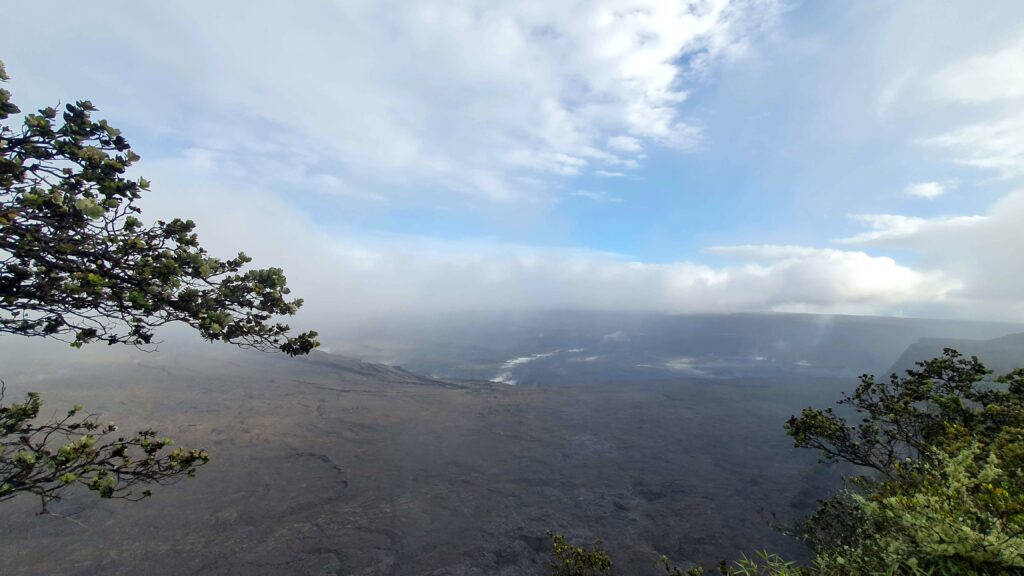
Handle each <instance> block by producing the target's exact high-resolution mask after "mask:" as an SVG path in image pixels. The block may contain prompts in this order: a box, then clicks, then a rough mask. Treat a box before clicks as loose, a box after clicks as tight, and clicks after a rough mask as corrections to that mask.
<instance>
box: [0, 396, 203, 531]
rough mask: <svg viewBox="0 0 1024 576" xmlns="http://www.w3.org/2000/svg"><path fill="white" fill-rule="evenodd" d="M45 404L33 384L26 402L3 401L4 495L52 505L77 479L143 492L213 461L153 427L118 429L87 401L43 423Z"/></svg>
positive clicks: (124, 494) (130, 495)
mask: <svg viewBox="0 0 1024 576" xmlns="http://www.w3.org/2000/svg"><path fill="white" fill-rule="evenodd" d="M2 399H3V395H2V390H0V400H2ZM42 405H43V404H42V401H41V400H40V398H39V395H38V394H36V393H32V392H30V393H29V394H27V395H26V398H25V401H24V402H22V403H17V402H12V403H10V404H7V405H0V502H3V501H6V500H10V499H12V498H14V497H16V496H18V495H21V494H31V495H34V496H36V497H38V498H39V500H40V503H41V504H42V509H43V511H45V510H46V506H47V504H49V503H50V502H52V501H54V500H59V499H60V498H61V495H62V493H63V492H64V491H65V490H66V489H68V488H69V487H71V486H74V485H78V486H82V487H85V488H86V489H88V490H90V491H93V492H95V493H97V495H99V497H100V498H120V499H125V500H133V501H134V500H141V499H143V498H147V497H149V496H150V495H151V494H152V493H151V491H150V490H149V489H148V488H147V489H143V490H141V491H139V490H137V487H138V486H139V485H140V484H145V485H149V484H159V485H166V484H172V483H174V482H177V481H179V480H180V479H182V478H190V477H192V476H194V475H195V472H196V469H197V468H199V467H200V466H202V465H204V464H206V463H207V462H209V455H208V454H207V453H206V451H205V450H196V449H186V448H179V447H173V445H174V442H173V441H172V440H171V439H170V438H161V437H158V435H157V433H156V432H154V431H153V430H150V429H146V430H142V431H139V432H137V433H135V434H134V435H121V434H118V428H117V426H116V425H114V424H113V423H112V422H109V423H104V422H100V420H99V419H98V418H97V417H96V416H95V415H91V414H86V413H85V412H84V411H83V408H82V407H80V406H75V407H73V408H72V409H71V410H68V411H67V413H66V414H64V415H63V416H62V417H59V418H55V419H52V420H48V421H45V422H42V423H37V422H36V420H37V419H38V416H39V412H40V410H41V409H42Z"/></svg>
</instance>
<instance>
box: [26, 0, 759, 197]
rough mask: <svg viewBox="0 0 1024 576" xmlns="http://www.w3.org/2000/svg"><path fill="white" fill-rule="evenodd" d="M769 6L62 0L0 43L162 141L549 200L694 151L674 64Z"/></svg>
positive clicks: (751, 28)
mask: <svg viewBox="0 0 1024 576" xmlns="http://www.w3.org/2000/svg"><path fill="white" fill-rule="evenodd" d="M775 3H776V0H694V1H688V2H664V1H660V0H604V1H600V2H592V1H587V0H574V1H569V2H550V1H547V0H524V1H522V2H512V3H496V2H489V1H486V0H462V1H458V2H448V1H430V0H424V1H417V2H394V1H378V0H356V1H352V2H343V3H318V4H316V5H299V4H290V3H261V4H258V5H252V4H251V3H248V2H242V1H241V0H236V1H224V2H215V3H209V4H202V5H200V4H189V3H163V4H149V3H136V4H129V5H126V6H123V7H121V8H119V9H118V10H117V11H116V13H113V14H109V13H99V12H97V11H95V10H92V9H90V8H88V7H86V6H84V5H76V4H69V5H68V6H64V7H62V11H63V14H62V18H61V19H60V22H57V23H55V26H53V27H48V28H47V30H46V31H45V32H46V34H48V36H46V35H44V36H39V34H40V32H39V31H38V30H36V31H30V30H29V28H31V27H29V26H23V27H13V28H14V29H15V30H14V31H13V32H12V33H15V35H14V36H11V37H10V38H8V39H9V40H10V43H11V44H12V45H19V46H34V47H33V48H32V49H31V50H25V51H21V52H19V53H18V54H16V55H15V61H12V62H9V64H11V65H12V66H11V68H12V69H11V72H12V73H13V74H14V75H15V77H16V78H18V77H19V76H20V77H21V78H26V77H27V75H28V74H31V73H32V71H33V70H43V69H46V68H47V64H48V63H50V62H54V61H59V60H60V57H59V56H63V55H64V54H66V52H61V51H62V50H64V51H66V50H69V49H74V50H75V51H76V54H79V55H80V58H79V59H78V60H79V62H80V64H76V66H80V68H77V69H75V70H73V71H71V73H70V74H68V75H67V77H66V78H65V80H64V81H65V82H70V80H69V79H70V78H76V79H78V80H79V81H80V82H83V83H86V84H88V85H89V86H90V93H91V94H92V95H93V96H92V97H93V99H94V100H96V101H98V102H100V103H102V105H103V107H104V108H105V109H112V110H126V111H130V110H135V109H138V112H139V114H138V116H136V117H134V118H133V119H134V120H136V121H138V122H140V123H145V124H147V125H149V126H150V127H151V128H152V129H153V130H154V131H160V132H164V133H166V136H168V138H166V140H168V141H185V142H186V145H192V146H200V147H213V148H217V149H220V150H224V151H226V152H229V153H230V152H241V151H243V150H244V151H248V152H252V147H253V146H254V144H253V143H258V144H257V145H260V146H263V148H264V150H263V153H261V154H252V153H250V154H237V157H238V159H239V161H242V160H244V159H246V158H248V159H249V162H250V163H251V164H253V165H259V164H261V163H263V162H264V161H265V160H266V159H267V157H268V156H270V155H272V154H273V153H275V152H277V153H280V154H282V155H284V156H287V157H289V159H290V161H291V164H292V167H293V168H294V169H299V170H303V171H308V172H327V173H330V174H332V175H334V176H336V177H337V178H339V179H340V180H342V181H344V182H345V184H346V188H345V189H346V190H347V191H348V192H347V193H346V194H345V195H346V196H358V195H357V194H354V193H353V192H352V191H353V190H367V191H372V194H373V195H375V196H380V195H382V194H391V195H394V194H406V195H414V194H417V193H420V191H422V190H423V189H424V188H429V189H431V190H432V191H433V192H434V193H435V196H436V195H437V193H438V192H441V191H447V192H449V193H452V192H454V193H456V194H461V195H469V196H473V197H478V198H483V199H488V200H494V201H510V200H522V199H535V198H536V197H537V196H544V195H550V194H551V190H552V187H551V186H549V183H548V182H546V181H545V180H544V179H543V178H544V177H554V178H557V177H571V176H574V175H577V174H580V173H581V172H582V171H583V169H584V168H585V167H591V168H596V169H600V168H601V167H602V166H629V167H635V166H636V165H637V161H638V159H641V158H642V153H643V150H644V148H646V147H650V146H669V147H674V148H679V149H690V148H692V147H694V146H695V145H696V144H697V143H698V142H699V140H700V129H699V127H698V125H699V123H698V122H695V121H693V120H684V119H683V118H682V116H681V111H680V106H681V105H682V104H683V102H684V101H685V99H686V95H687V91H686V89H687V85H688V84H692V82H691V81H690V80H691V76H692V75H693V72H694V66H695V65H696V63H697V62H698V61H699V62H701V64H700V66H702V67H706V66H708V65H710V64H711V63H713V62H715V61H717V60H718V59H720V58H729V57H733V56H735V55H736V54H740V53H742V52H744V51H746V50H747V49H748V48H747V47H748V45H749V38H748V37H749V36H750V35H752V34H760V33H761V30H762V29H763V28H764V27H765V25H766V24H765V23H766V22H769V21H771V20H772V18H773V15H774V13H775V10H774V5H775ZM25 10H27V11H30V10H31V8H30V7H28V6H27V5H26V7H25ZM8 16H10V17H12V18H15V21H16V20H17V18H16V17H17V16H18V14H8ZM26 17H27V15H26ZM151 22H160V23H161V25H160V26H159V27H152V26H145V25H140V23H151ZM96 29H101V30H103V34H100V35H97V34H95V33H94V31H95V30H96ZM270 31H273V32H272V34H273V37H274V38H279V39H286V40H285V41H279V42H278V41H274V42H270V41H268V40H267V38H268V36H267V35H268V34H270ZM17 34H23V36H20V37H19V36H17ZM122 46H130V47H132V58H133V62H132V65H131V66H132V81H131V83H126V82H123V81H119V82H105V83H104V82H95V81H94V80H95V79H96V78H98V77H100V76H104V77H106V76H109V77H111V78H118V77H119V75H121V74H123V68H124V66H126V64H124V63H123V62H120V61H118V60H116V59H110V58H106V57H105V55H106V54H109V53H110V51H111V48H112V47H118V48H120V47H122ZM72 47H73V48H72ZM19 65H20V67H21V69H22V70H24V71H22V72H20V73H19ZM13 88H15V89H16V90H17V88H18V87H17V86H13ZM93 88H95V89H97V90H98V91H100V93H93V92H92V89H93ZM51 97H52V96H51ZM138 102H150V103H159V105H153V106H146V107H145V108H144V110H143V109H141V108H139V107H138V106H137V105H136V103H138ZM627 134H628V135H627ZM209 140H215V141H216V142H217V145H216V146H210V145H209V143H208V142H206V141H209ZM257 168H258V166H257ZM556 188H557V187H556Z"/></svg>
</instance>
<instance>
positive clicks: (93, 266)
mask: <svg viewBox="0 0 1024 576" xmlns="http://www.w3.org/2000/svg"><path fill="white" fill-rule="evenodd" d="M6 79H7V76H6V73H5V72H4V71H3V69H2V67H0V80H6ZM19 112H20V110H19V109H18V107H17V106H16V105H15V104H14V103H13V102H12V101H11V95H10V93H9V92H7V91H6V90H0V333H4V332H6V333H12V334H21V335H25V336H47V337H54V338H61V339H65V340H67V341H69V342H70V343H71V344H72V345H73V346H81V345H82V344H85V343H88V342H93V341H101V342H106V343H108V344H116V343H127V344H133V345H137V346H145V345H147V344H150V343H151V342H152V341H153V336H154V330H155V329H156V328H157V327H159V326H161V325H163V324H166V323H169V322H183V323H186V324H188V325H190V326H192V327H193V328H195V329H196V330H198V331H199V333H200V334H201V335H202V336H203V337H204V338H206V339H208V340H219V341H225V342H231V343H234V344H238V345H241V346H245V347H253V348H258V349H279V350H282V351H284V352H286V353H288V354H291V355H295V354H305V353H308V352H309V351H310V350H312V349H313V348H314V347H316V346H317V345H318V343H317V341H316V333H315V332H307V333H304V334H299V335H296V336H289V335H288V332H289V326H288V325H286V324H283V323H280V322H276V321H274V319H275V318H276V317H279V316H288V315H292V314H294V313H295V312H296V311H297V310H298V309H299V307H300V306H301V305H302V300H301V299H291V298H290V297H289V294H290V290H289V288H288V286H287V282H286V278H285V276H284V273H283V271H282V270H281V269H279V268H267V269H250V270H243V268H244V267H245V266H246V265H247V264H248V263H249V262H250V258H249V257H248V256H246V255H245V254H243V253H240V254H238V255H237V256H236V257H234V258H230V259H220V258H215V257H212V256H210V255H209V254H208V253H207V252H206V250H205V249H204V248H203V247H202V246H201V245H200V244H199V241H198V237H197V236H196V234H195V224H194V223H193V222H192V221H191V220H181V219H174V220H170V221H162V220H159V221H156V222H155V223H153V224H151V225H147V224H145V223H144V222H143V221H142V219H141V218H140V209H139V207H138V205H137V201H138V200H139V199H140V198H141V197H142V195H143V193H145V192H147V191H148V190H149V182H148V181H147V180H146V179H145V178H138V179H131V178H128V177H127V176H126V174H127V172H128V170H129V169H130V168H131V166H132V165H133V164H134V163H135V162H137V161H138V160H139V156H138V154H136V153H135V152H134V151H133V150H132V149H131V146H130V145H129V143H128V141H127V140H126V139H125V138H124V136H123V135H122V134H121V132H120V131H119V130H118V129H116V128H114V127H113V126H110V125H109V124H108V123H107V122H106V121H105V120H98V121H97V120H94V119H93V113H94V112H96V108H95V107H94V106H93V105H92V103H90V102H89V101H85V100H82V101H78V102H75V103H74V104H67V105H65V106H64V107H63V110H62V111H58V110H57V109H56V108H53V107H47V108H43V109H41V110H39V111H38V112H36V113H32V114H26V115H24V118H23V119H22V122H21V124H20V126H16V125H14V124H13V123H11V122H10V120H11V119H12V118H13V115H16V114H18V113H19Z"/></svg>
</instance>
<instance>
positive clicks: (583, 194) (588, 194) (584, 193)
mask: <svg viewBox="0 0 1024 576" xmlns="http://www.w3.org/2000/svg"><path fill="white" fill-rule="evenodd" d="M569 195H570V196H578V197H580V198H586V199H588V200H593V201H594V202H622V198H619V197H618V196H612V195H610V194H608V193H607V192H592V191H590V190H575V191H573V192H569Z"/></svg>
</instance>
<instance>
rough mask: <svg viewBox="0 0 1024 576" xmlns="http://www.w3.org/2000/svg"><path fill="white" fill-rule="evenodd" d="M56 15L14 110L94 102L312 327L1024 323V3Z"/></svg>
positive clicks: (7, 53) (142, 169)
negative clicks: (304, 310)
mask: <svg viewBox="0 0 1024 576" xmlns="http://www.w3.org/2000/svg"><path fill="white" fill-rule="evenodd" d="M52 6H53V7H54V15H55V16H54V17H53V18H52V19H48V20H47V23H46V26H38V25H35V24H32V22H35V21H36V19H37V14H38V7H37V6H36V5H35V4H34V3H31V2H15V3H14V7H13V8H12V9H10V10H9V11H8V17H9V18H10V19H11V21H12V22H11V25H9V26H8V27H7V28H8V29H9V31H10V33H8V34H5V37H4V38H3V39H0V57H2V58H3V59H4V60H5V61H6V63H7V68H8V71H9V73H10V74H11V75H12V77H13V80H12V82H11V83H10V85H9V86H8V88H9V89H10V90H11V91H12V92H13V93H14V94H15V100H16V102H18V103H19V104H20V105H21V106H22V107H23V108H26V109H28V108H33V107H41V106H44V105H49V104H53V103H54V102H55V101H58V100H59V101H68V100H73V99H78V98H89V99H91V100H92V101H93V102H94V103H96V104H97V105H98V106H99V107H100V108H101V110H102V115H103V116H104V117H106V118H108V119H109V120H110V121H111V122H112V123H113V124H115V125H116V126H119V127H121V128H122V129H123V130H124V131H125V133H126V135H127V136H129V138H130V139H131V140H132V142H133V143H134V144H135V147H136V149H137V150H138V151H139V152H140V153H141V154H142V156H143V161H142V162H141V163H140V164H139V166H138V170H139V173H140V174H145V175H146V176H147V177H148V178H149V179H151V180H153V181H154V183H155V185H154V188H155V190H156V191H155V192H154V193H153V195H152V197H151V198H148V199H146V209H147V211H148V213H149V214H152V215H160V216H163V215H186V216H190V217H193V218H194V219H195V220H197V222H198V223H199V225H200V232H201V236H202V238H204V240H205V241H206V242H207V243H208V244H210V245H211V246H212V247H213V248H214V250H215V251H221V252H229V253H230V252H232V251H236V250H241V249H244V250H246V251H247V252H249V253H251V254H252V255H254V256H256V257H257V258H258V263H264V264H268V265H270V264H273V265H281V266H283V267H285V269H286V271H288V273H289V276H290V278H291V280H292V283H293V284H294V285H295V287H296V292H297V293H299V294H300V295H302V296H305V297H306V299H307V301H309V302H310V306H311V307H312V308H313V309H314V310H316V312H315V314H318V315H322V314H325V313H331V312H334V313H339V314H343V315H346V317H352V316H373V315H374V314H382V313H394V312H403V311H408V310H431V311H449V310H456V311H457V310H461V309H493V308H508V309H519V308H524V307H532V308H537V307H583V308H587V307H591V308H602V309H620V308H625V309H652V310H658V311H665V312H703V311H716V312H732V311H806V312H840V313H855V314H891V315H914V316H938V317H970V318H989V319H1015V320H1024V304H1022V302H1021V299H1020V297H1019V295H1020V294H1021V293H1022V292H1021V290H1022V289H1024V265H1022V264H1021V263H1020V262H1019V260H1020V258H1019V255H1018V254H1017V249H1016V246H1017V245H1019V243H1020V241H1021V240H1022V239H1024V238H1022V235H1024V234H1022V233H1021V232H1020V230H1019V229H1018V227H1017V226H1016V225H1015V223H1016V222H1017V221H1019V220H1018V217H1020V216H1024V200H1022V199H1021V197H1020V194H1019V193H1018V192H1017V191H1018V190H1019V189H1020V186H1021V180H1022V177H1024V163H1022V161H1024V135H1022V133H1024V130H1021V129H1022V128H1024V4H1021V3H1019V2H1011V1H1005V2H999V1H990V2H984V3H977V2H952V1H950V2H925V1H914V0H909V1H905V2H889V1H859V2H848V3H841V2H796V1H791V2H776V1H773V0H734V1H728V0H707V1H699V2H658V1H654V0H605V1H592V2H569V1H565V2H551V1H544V2H531V1H524V2H514V3H512V2H509V3H504V2H491V1H486V2H485V1H476V0H459V1H447V2H426V1H424V2H384V1H381V2H370V1H366V2H360V1H352V2H310V3H303V4H301V5H299V6H291V5H286V4H284V3H269V2H237V3H236V2H218V3H216V4H209V5H207V4H202V5H201V4H199V3H186V2H165V3H161V4H160V5H151V4H147V3H131V2H100V3H91V4H88V5H85V4H83V3H74V2H64V3H61V2H56V3H54V4H53V5H52ZM58 7H59V9H58ZM19 20H22V21H23V22H19ZM314 302H316V304H314Z"/></svg>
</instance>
